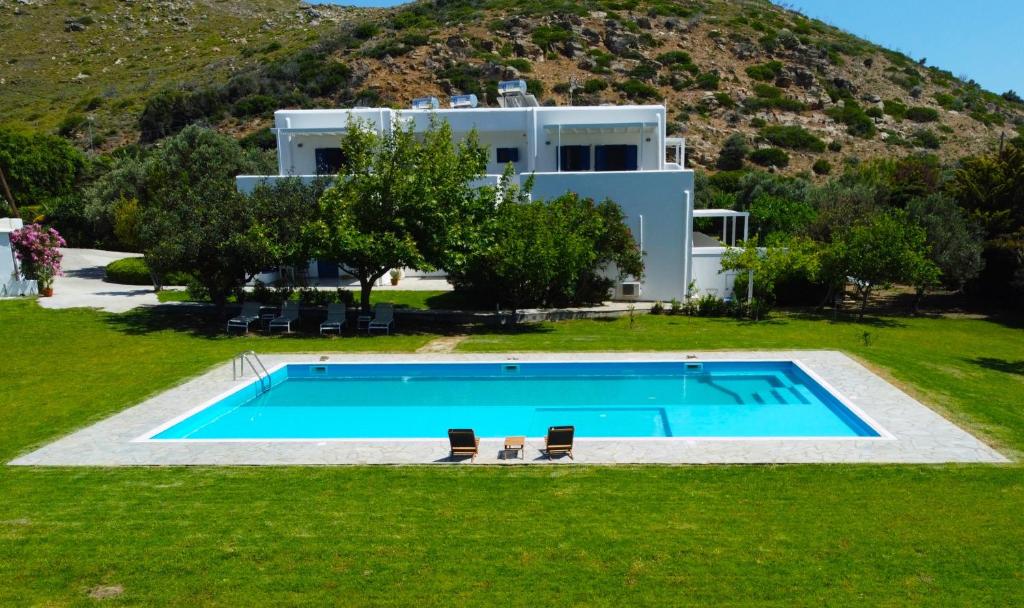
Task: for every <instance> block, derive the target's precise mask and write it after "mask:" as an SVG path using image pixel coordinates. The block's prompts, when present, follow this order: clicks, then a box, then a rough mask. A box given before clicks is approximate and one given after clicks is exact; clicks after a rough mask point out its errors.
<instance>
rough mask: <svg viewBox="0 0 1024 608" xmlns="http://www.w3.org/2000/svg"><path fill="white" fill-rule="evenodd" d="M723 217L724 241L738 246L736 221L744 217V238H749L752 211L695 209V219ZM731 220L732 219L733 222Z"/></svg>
mask: <svg viewBox="0 0 1024 608" xmlns="http://www.w3.org/2000/svg"><path fill="white" fill-rule="evenodd" d="M699 217H701V218H722V243H723V244H725V245H727V246H729V247H735V246H736V223H737V220H738V219H739V218H743V240H744V241H745V240H747V237H748V234H749V232H750V213H749V212H747V211H733V210H732V209H694V210H693V219H697V218H699ZM729 220H732V221H731V222H730V221H729ZM730 225H731V227H732V234H731V238H730V235H729V228H730Z"/></svg>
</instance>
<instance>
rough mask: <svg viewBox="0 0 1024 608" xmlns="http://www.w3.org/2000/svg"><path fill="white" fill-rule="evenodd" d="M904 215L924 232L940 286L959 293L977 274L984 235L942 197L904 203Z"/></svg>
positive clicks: (935, 196)
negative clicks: (905, 205)
mask: <svg viewBox="0 0 1024 608" xmlns="http://www.w3.org/2000/svg"><path fill="white" fill-rule="evenodd" d="M907 214H908V216H909V218H910V219H911V220H912V221H913V222H915V223H916V224H917V225H918V226H920V227H921V228H923V229H924V231H925V235H926V238H927V241H928V259H930V260H931V261H932V262H934V263H935V266H936V267H937V268H938V270H939V271H940V273H941V280H942V283H943V284H945V285H946V286H947V287H949V288H951V289H955V290H957V291H961V290H963V288H964V285H966V284H967V282H968V281H971V280H973V279H974V278H975V277H977V276H978V274H980V273H981V270H982V268H984V266H985V261H984V260H983V259H982V257H981V254H982V251H983V249H984V234H983V233H982V231H981V229H980V228H979V227H978V226H977V225H976V224H974V223H973V222H971V221H970V220H968V219H967V216H966V214H965V213H964V212H963V210H961V209H960V207H959V206H958V205H957V204H956V201H954V200H953V199H952V198H950V197H949V196H947V195H944V194H932V195H930V196H927V197H924V198H916V199H913V200H911V201H910V202H909V203H907Z"/></svg>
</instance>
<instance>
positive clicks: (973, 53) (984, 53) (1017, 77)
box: [332, 0, 1024, 94]
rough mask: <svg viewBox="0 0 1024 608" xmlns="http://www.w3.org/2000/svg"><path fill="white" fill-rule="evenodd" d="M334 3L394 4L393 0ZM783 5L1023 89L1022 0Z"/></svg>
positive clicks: (838, 0)
mask: <svg viewBox="0 0 1024 608" xmlns="http://www.w3.org/2000/svg"><path fill="white" fill-rule="evenodd" d="M332 3H333V4H345V5H357V6H394V5H396V4H403V2H396V1H394V0H391V1H389V0H335V1H333V2H332ZM780 4H782V5H784V6H789V7H792V8H796V9H798V10H799V11H800V12H802V13H804V14H806V15H808V16H810V17H816V18H818V19H821V20H822V21H826V22H828V23H831V24H832V25H835V26H836V27H839V28H842V29H844V30H846V31H848V32H850V33H852V34H856V35H857V36H860V37H862V38H867V39H868V40H870V41H872V42H875V43H877V44H881V45H883V46H886V47H889V48H892V49H896V50H898V51H902V52H904V53H906V54H907V55H909V56H911V57H913V58H914V59H920V58H921V57H927V58H928V65H935V66H938V67H940V68H942V69H945V70H949V71H950V72H953V74H954V75H957V76H959V75H962V74H966V75H967V76H968V77H969V78H973V79H974V80H976V81H978V82H979V83H981V85H982V86H983V87H985V88H986V89H990V90H992V91H995V92H996V93H1002V92H1003V91H1006V90H1007V89H1013V90H1015V91H1017V92H1018V93H1021V94H1024V36H1022V35H1021V30H1022V29H1024V27H1022V26H1024V0H980V1H975V2H965V1H964V0H857V1H853V0H789V1H788V2H780Z"/></svg>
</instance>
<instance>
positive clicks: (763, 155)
mask: <svg viewBox="0 0 1024 608" xmlns="http://www.w3.org/2000/svg"><path fill="white" fill-rule="evenodd" d="M747 158H749V159H750V162H752V163H755V164H758V165H761V166H762V167H779V168H782V167H786V166H788V165H789V154H786V151H785V150H783V149H782V148H760V149H758V150H754V151H753V152H751V153H750V155H749V156H748V157H747Z"/></svg>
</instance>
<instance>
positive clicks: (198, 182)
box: [139, 126, 269, 310]
mask: <svg viewBox="0 0 1024 608" xmlns="http://www.w3.org/2000/svg"><path fill="white" fill-rule="evenodd" d="M267 170H269V167H267V166H266V161H265V159H264V158H263V157H262V155H261V154H260V153H258V152H250V151H245V150H243V149H242V147H241V146H240V145H239V144H238V142H236V141H235V140H234V139H232V138H231V137H229V136H226V135H220V134H218V133H216V132H214V131H211V130H209V129H204V128H201V127H196V126H190V127H186V128H185V129H183V130H182V131H181V132H180V133H178V134H177V135H175V136H173V137H170V138H168V139H166V140H165V141H164V145H163V147H162V148H160V149H159V151H158V152H157V153H155V154H153V155H152V156H151V157H150V158H148V159H147V160H146V163H145V166H144V168H143V170H142V177H141V181H140V190H141V191H142V192H143V193H144V194H143V196H140V197H139V202H140V205H141V206H142V218H141V224H140V234H141V237H142V242H143V243H144V244H145V255H146V261H147V263H148V264H149V267H150V268H151V269H153V270H154V271H155V272H156V273H157V274H164V273H167V272H170V271H176V270H180V271H187V272H191V273H192V274H193V275H194V276H195V277H196V280H197V282H198V283H199V284H201V285H202V286H203V288H205V289H206V291H207V292H208V293H209V296H210V299H211V300H212V301H213V302H214V304H215V305H216V306H217V308H218V309H220V310H223V307H224V305H225V304H226V302H227V298H228V296H229V295H230V294H231V293H233V292H234V293H240V292H241V290H242V287H243V286H244V285H245V283H246V281H247V280H249V279H251V277H252V276H253V275H255V274H256V273H257V272H259V270H260V269H261V268H262V267H263V265H264V263H265V262H266V256H265V255H263V253H262V252H257V251H254V249H255V247H254V244H253V243H252V242H251V241H250V240H249V236H250V234H251V229H252V227H253V225H254V223H255V222H256V221H257V219H258V217H259V210H258V209H256V208H255V206H254V205H252V204H250V201H249V200H248V199H246V197H244V196H242V195H241V194H239V193H238V191H237V190H236V189H235V176H236V175H240V174H254V173H260V172H265V171H267Z"/></svg>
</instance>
